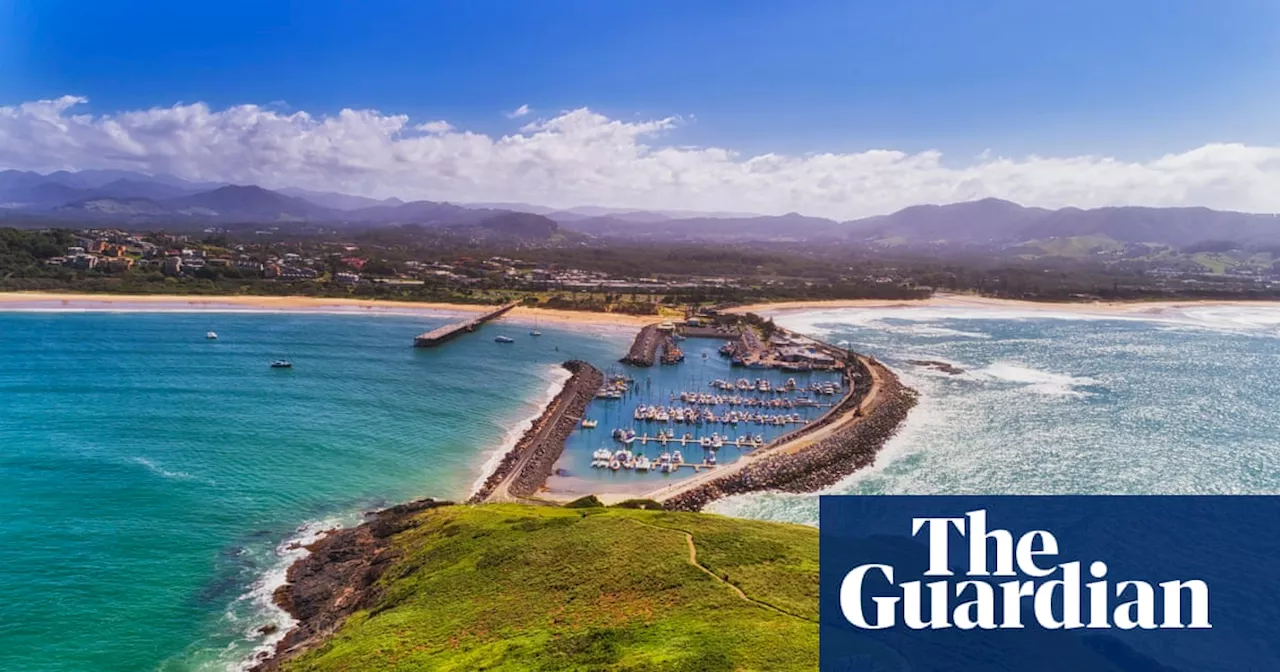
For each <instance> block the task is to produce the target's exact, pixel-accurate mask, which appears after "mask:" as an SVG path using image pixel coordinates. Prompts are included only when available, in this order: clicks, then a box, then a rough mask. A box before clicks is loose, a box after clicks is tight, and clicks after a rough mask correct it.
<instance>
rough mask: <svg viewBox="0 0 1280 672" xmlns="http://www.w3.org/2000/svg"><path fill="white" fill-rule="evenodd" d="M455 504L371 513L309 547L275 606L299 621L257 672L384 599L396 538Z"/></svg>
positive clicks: (433, 503) (427, 504)
mask: <svg viewBox="0 0 1280 672" xmlns="http://www.w3.org/2000/svg"><path fill="white" fill-rule="evenodd" d="M450 504H452V502H445V501H437V500H432V499H423V500H419V501H416V502H410V503H408V504H401V505H399V506H393V507H391V508H389V509H384V510H382V511H379V512H377V513H374V514H371V515H370V516H369V518H368V520H367V521H366V522H364V523H363V524H361V525H358V526H356V527H353V528H350V529H346V530H338V531H336V532H334V533H333V534H330V535H328V536H326V537H325V538H323V539H321V540H320V541H317V542H316V543H314V544H312V545H311V546H310V547H308V550H310V551H311V554H310V555H308V556H307V557H305V558H303V559H302V560H299V561H298V562H295V563H294V564H293V566H291V567H290V568H289V573H288V582H287V583H286V584H285V585H283V586H280V588H278V589H276V592H275V602H276V604H277V605H279V606H280V608H281V609H284V610H285V611H287V612H289V614H290V615H292V616H293V617H294V618H296V619H298V624H297V625H296V626H294V628H293V629H292V630H290V631H289V632H288V633H286V634H285V636H284V639H282V640H280V643H279V644H277V645H276V649H275V652H274V653H273V654H272V655H271V657H270V658H266V659H263V660H258V661H254V662H255V665H254V667H253V668H251V670H252V672H270V671H271V670H275V669H276V668H277V667H279V665H280V663H281V662H282V661H284V660H285V659H287V658H289V657H290V656H293V655H296V654H297V653H299V652H301V651H305V650H307V649H309V648H312V647H314V646H317V645H319V644H320V643H322V642H323V641H324V639H325V638H326V637H328V636H329V635H331V634H333V632H334V631H336V630H337V629H338V627H339V626H340V625H342V621H343V620H344V619H345V618H346V617H347V616H349V615H350V614H352V613H353V612H355V611H357V610H360V609H367V608H370V607H372V606H373V605H374V604H375V603H376V602H377V600H378V597H379V595H380V592H379V587H378V585H377V582H378V579H379V577H381V576H382V574H383V573H384V572H385V571H386V570H387V568H388V567H390V566H391V562H392V561H393V560H394V559H395V558H396V557H397V552H396V550H395V548H394V547H393V546H392V545H391V537H392V536H393V535H396V534H398V533H400V532H403V531H404V530H407V529H409V528H410V527H413V526H414V525H415V523H414V518H415V516H416V515H417V514H418V513H420V512H422V511H426V510H427V509H433V508H436V507H439V506H448V505H450Z"/></svg>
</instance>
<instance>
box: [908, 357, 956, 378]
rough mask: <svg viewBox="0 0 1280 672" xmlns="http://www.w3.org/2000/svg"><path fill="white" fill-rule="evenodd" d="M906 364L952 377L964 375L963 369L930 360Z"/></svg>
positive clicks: (916, 360)
mask: <svg viewBox="0 0 1280 672" xmlns="http://www.w3.org/2000/svg"><path fill="white" fill-rule="evenodd" d="M908 363H909V364H914V365H916V366H922V367H924V368H926V369H933V370H934V371H941V372H943V373H949V374H951V375H953V376H958V375H960V374H962V373H964V369H962V368H960V367H958V366H956V365H955V364H948V363H947V362H939V361H935V360H932V359H912V360H909V361H908Z"/></svg>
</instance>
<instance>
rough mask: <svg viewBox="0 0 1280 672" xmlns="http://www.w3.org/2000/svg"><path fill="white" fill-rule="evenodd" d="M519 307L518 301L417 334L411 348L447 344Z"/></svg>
mask: <svg viewBox="0 0 1280 672" xmlns="http://www.w3.org/2000/svg"><path fill="white" fill-rule="evenodd" d="M518 305H520V302H519V301H512V302H511V303H507V304H503V305H502V306H499V307H498V308H495V309H493V310H491V311H489V312H487V313H482V314H480V315H478V316H476V317H473V318H471V319H469V320H466V321H463V322H454V323H452V324H446V325H444V326H443V327H437V328H435V329H432V330H431V331H428V332H425V333H422V334H418V335H417V336H415V337H414V339H413V347H415V348H433V347H435V346H437V345H440V344H442V343H447V342H449V341H451V340H453V339H455V338H457V337H459V336H461V335H462V334H468V333H471V332H473V331H475V330H476V329H477V328H479V327H480V325H482V324H484V323H485V322H488V321H490V320H496V319H497V318H499V317H502V316H503V315H505V314H506V313H507V311H509V310H511V309H512V308H515V307H516V306H518Z"/></svg>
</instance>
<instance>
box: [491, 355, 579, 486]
mask: <svg viewBox="0 0 1280 672" xmlns="http://www.w3.org/2000/svg"><path fill="white" fill-rule="evenodd" d="M564 368H566V369H568V370H569V371H571V372H572V373H573V375H572V376H570V377H569V380H568V382H566V383H565V385H564V389H562V390H560V393H559V394H557V395H556V396H555V398H554V399H552V400H551V403H550V404H548V405H547V408H546V410H544V411H543V412H542V415H540V416H538V419H537V420H534V422H533V426H532V427H530V428H529V431H527V432H525V433H524V436H522V437H520V441H518V442H517V443H516V445H515V447H514V448H512V449H511V451H510V452H508V453H507V454H506V455H504V456H503V457H502V462H500V463H499V464H498V466H497V468H496V469H494V470H493V473H492V474H490V475H489V477H488V478H487V479H485V482H484V485H483V486H481V487H480V489H479V490H477V491H476V493H475V494H474V495H472V497H471V499H470V500H468V501H469V502H470V503H479V502H484V501H502V500H506V499H509V498H520V497H528V496H530V495H532V494H534V493H535V492H537V491H538V489H539V488H541V487H542V484H543V483H545V482H546V481H547V477H548V476H550V475H551V470H552V468H553V467H554V465H555V463H556V460H558V459H560V453H562V452H564V442H565V439H567V438H569V434H570V433H571V432H573V430H574V429H575V428H577V426H578V422H579V421H580V420H581V419H582V416H583V414H584V413H586V411H587V405H588V404H590V403H591V400H592V399H593V398H595V394H596V392H597V391H598V390H599V389H600V386H601V385H603V384H604V374H603V373H601V372H600V370H599V369H597V368H596V367H594V366H592V365H590V364H588V363H586V362H583V361H579V360H572V361H568V362H565V363H564Z"/></svg>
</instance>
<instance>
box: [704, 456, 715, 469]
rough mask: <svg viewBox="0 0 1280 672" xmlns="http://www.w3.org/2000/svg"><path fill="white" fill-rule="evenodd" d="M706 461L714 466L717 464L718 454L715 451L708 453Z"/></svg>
mask: <svg viewBox="0 0 1280 672" xmlns="http://www.w3.org/2000/svg"><path fill="white" fill-rule="evenodd" d="M706 463H707V464H709V465H711V466H713V467H714V466H716V454H715V453H707V459H706Z"/></svg>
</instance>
